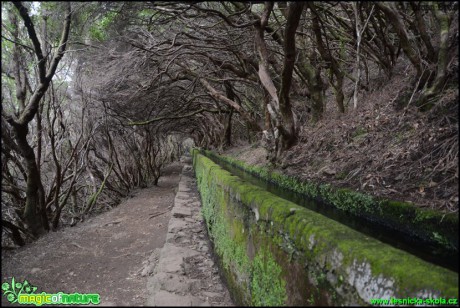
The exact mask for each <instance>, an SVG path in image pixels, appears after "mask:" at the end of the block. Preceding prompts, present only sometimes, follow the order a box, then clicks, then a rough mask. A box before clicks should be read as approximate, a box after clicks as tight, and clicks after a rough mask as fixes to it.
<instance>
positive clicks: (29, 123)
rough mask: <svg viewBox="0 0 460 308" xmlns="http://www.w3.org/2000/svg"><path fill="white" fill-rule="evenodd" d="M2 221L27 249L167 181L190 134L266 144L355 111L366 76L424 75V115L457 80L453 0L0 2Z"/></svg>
mask: <svg viewBox="0 0 460 308" xmlns="http://www.w3.org/2000/svg"><path fill="white" fill-rule="evenodd" d="M2 29H3V30H2V205H3V206H2V221H4V222H6V224H5V226H6V228H5V229H4V230H6V231H5V232H7V233H8V234H10V235H11V238H12V239H13V240H14V242H15V243H16V244H19V245H21V244H24V240H23V238H36V237H37V236H39V235H40V234H42V233H43V232H44V231H45V230H49V229H56V228H58V226H59V225H60V224H75V223H76V222H77V221H82V220H83V219H84V218H85V217H86V215H88V214H90V213H92V212H97V211H101V210H103V209H104V208H110V207H111V206H113V205H114V204H116V203H117V202H118V200H120V198H122V197H123V196H126V195H127V194H128V193H129V191H130V190H132V189H133V188H134V187H137V186H146V185H148V183H151V182H153V183H154V184H156V183H157V182H158V178H159V177H160V176H161V167H162V166H163V165H164V164H165V163H167V162H170V161H173V160H175V159H177V158H178V157H179V155H180V153H181V151H182V145H183V141H184V140H185V139H187V138H191V139H193V140H194V143H195V145H196V146H200V147H204V148H211V147H213V148H218V149H221V148H223V147H226V146H230V145H232V144H233V143H235V142H237V141H238V140H249V141H250V140H262V142H263V144H264V146H265V148H266V149H267V151H268V153H269V159H270V161H271V162H272V163H275V164H276V162H278V161H279V160H280V159H281V158H282V157H283V155H284V153H285V152H286V150H288V149H289V148H291V147H292V146H294V145H295V144H296V143H298V142H299V138H298V136H299V132H300V130H301V128H302V127H303V126H305V125H311V126H314V125H316V123H318V122H321V121H328V119H327V118H324V117H323V115H324V110H325V109H326V108H333V109H336V111H337V113H339V114H356V113H359V112H360V101H359V94H360V93H362V92H365V91H371V89H370V86H369V79H370V73H369V72H370V71H372V70H374V71H376V70H378V71H379V72H381V75H382V76H383V78H387V79H389V78H391V77H392V74H393V70H394V68H395V67H396V65H397V63H399V62H401V61H406V62H407V63H408V64H409V68H410V69H411V70H413V72H414V74H413V78H412V81H411V89H413V92H412V93H411V96H410V100H409V102H408V103H411V104H413V105H415V106H417V107H418V108H419V109H420V110H421V111H427V110H429V109H430V108H432V107H433V106H435V105H436V102H437V98H438V97H439V95H440V94H441V93H442V92H443V91H445V89H446V88H448V87H449V86H452V84H454V83H455V80H456V77H455V76H456V74H457V72H456V69H457V68H456V67H453V66H452V65H451V64H452V63H453V61H454V59H455V58H456V57H457V56H458V7H457V3H451V2H433V3H431V2H430V3H424V2H397V3H396V2H305V3H304V2H259V1H255V2H205V1H194V2H168V1H164V2H162V1H148V2H131V1H116V2H4V3H3V5H2Z"/></svg>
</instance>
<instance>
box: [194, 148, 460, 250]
mask: <svg viewBox="0 0 460 308" xmlns="http://www.w3.org/2000/svg"><path fill="white" fill-rule="evenodd" d="M202 152H203V153H204V154H205V155H207V156H209V157H212V158H213V159H216V160H218V161H222V162H225V163H228V164H230V165H232V166H235V167H237V168H240V169H242V170H244V171H246V172H248V173H250V174H252V175H254V176H256V177H258V178H260V179H262V180H265V181H267V182H271V183H275V184H277V185H278V186H280V187H281V188H284V189H287V190H290V191H293V192H296V193H299V194H302V195H304V196H306V197H308V198H312V199H317V200H321V201H322V202H324V203H326V204H328V205H330V206H332V207H334V208H337V209H340V210H342V211H344V212H348V213H351V214H353V215H356V216H358V217H361V218H362V219H366V220H369V221H372V222H373V223H379V224H381V225H385V226H387V227H390V228H393V229H395V230H399V231H400V232H403V233H406V234H408V235H410V236H411V237H416V238H419V239H420V240H421V241H423V242H424V243H427V244H430V245H432V246H435V247H440V248H442V249H445V250H447V251H458V215H457V214H455V213H453V214H443V213H439V212H436V211H433V210H426V209H421V208H418V207H416V206H415V205H414V204H411V203H408V202H400V201H394V200H387V199H378V198H375V197H372V196H370V195H367V194H363V193H359V192H356V191H353V190H350V189H345V188H334V187H332V186H331V185H329V184H316V183H312V182H305V181H301V180H299V179H297V178H295V177H290V176H286V175H282V174H279V173H277V172H273V171H270V170H268V169H266V168H263V167H257V166H250V165H247V164H245V163H244V162H242V161H239V160H236V159H234V158H231V157H227V156H219V155H216V154H215V153H213V152H211V151H202Z"/></svg>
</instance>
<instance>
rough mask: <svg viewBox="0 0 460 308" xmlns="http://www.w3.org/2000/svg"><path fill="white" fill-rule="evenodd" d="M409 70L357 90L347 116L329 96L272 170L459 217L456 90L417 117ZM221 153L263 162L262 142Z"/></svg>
mask: <svg viewBox="0 0 460 308" xmlns="http://www.w3.org/2000/svg"><path fill="white" fill-rule="evenodd" d="M455 65H456V64H455ZM456 67H458V66H456ZM451 68H452V67H451ZM452 71H454V72H456V71H457V70H456V69H455V68H454V69H453V70H452ZM412 73H413V72H412V71H411V70H410V68H408V66H407V65H404V64H401V65H398V68H397V69H396V70H395V74H394V76H393V78H392V79H390V80H383V79H381V78H378V77H376V78H374V79H373V80H371V81H370V84H369V89H371V90H370V91H368V92H364V91H363V93H361V95H360V98H359V104H360V105H359V107H358V109H357V110H356V111H355V110H353V109H352V107H351V106H350V109H349V110H348V112H347V113H345V114H338V113H337V112H336V110H335V109H336V108H335V106H333V104H334V98H333V97H332V95H328V103H327V104H328V106H327V108H326V111H325V114H324V117H323V120H321V121H319V122H318V123H317V124H306V125H303V126H301V133H300V138H299V142H298V143H297V144H296V145H295V146H294V147H292V148H291V149H290V150H288V151H287V152H286V153H285V154H284V156H283V158H282V160H281V163H280V164H279V166H277V168H276V169H277V170H278V171H280V172H282V173H285V174H289V175H294V176H298V177H299V178H301V179H304V180H310V181H314V182H317V183H330V184H332V185H334V186H337V187H348V188H352V189H355V190H358V191H361V192H367V193H370V194H372V195H375V196H381V197H386V198H390V199H394V200H400V201H409V202H413V203H415V204H417V205H418V206H421V207H426V208H432V209H438V210H441V211H443V212H457V211H458V85H457V84H451V85H450V88H447V89H446V90H445V91H444V93H443V95H442V96H441V97H439V98H438V100H437V102H436V104H435V106H434V107H433V108H432V109H431V110H429V111H426V112H421V111H419V110H418V108H417V107H415V106H414V99H412V100H411V99H410V98H411V97H412V95H414V97H416V93H413V88H411V87H410V80H411V77H412V76H413V75H412ZM454 79H455V78H454ZM372 89H373V91H372ZM348 92H349V93H351V88H350V87H349V90H348ZM224 154H226V155H231V156H236V157H237V158H238V159H241V160H244V161H246V162H248V163H251V164H257V165H268V161H267V160H266V151H265V149H264V148H263V146H262V144H261V143H260V142H259V143H256V144H252V145H246V146H238V147H233V148H229V149H227V151H226V152H225V153H224Z"/></svg>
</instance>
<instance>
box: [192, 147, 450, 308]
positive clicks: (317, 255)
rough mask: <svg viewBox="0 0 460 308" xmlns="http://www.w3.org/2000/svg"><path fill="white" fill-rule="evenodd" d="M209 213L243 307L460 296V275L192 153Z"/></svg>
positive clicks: (232, 287)
mask: <svg viewBox="0 0 460 308" xmlns="http://www.w3.org/2000/svg"><path fill="white" fill-rule="evenodd" d="M193 164H194V169H195V173H196V177H197V185H198V189H199V191H200V194H201V199H202V207H203V208H202V211H203V215H204V218H205V220H206V223H207V228H208V232H209V235H210V238H211V240H212V241H213V244H214V251H215V253H216V255H217V256H218V259H219V262H220V266H221V268H222V270H223V273H224V275H225V277H226V280H227V283H228V285H229V287H230V290H231V292H232V295H233V297H234V300H235V301H236V303H237V304H239V305H254V306H262V305H266V306H268V305H274V306H276V305H356V304H363V305H366V304H369V303H370V300H371V299H378V298H387V299H390V298H407V297H418V298H439V297H444V298H454V297H455V298H457V297H458V275H457V273H455V272H452V271H449V270H447V269H444V268H442V267H438V266H435V265H433V264H429V263H427V262H425V261H423V260H421V259H418V258H417V257H414V256H412V255H410V254H408V253H405V252H403V251H401V250H398V249H395V248H393V247H391V246H388V245H385V244H383V243H381V242H379V241H377V240H374V239H372V238H368V237H366V236H365V235H363V234H361V233H359V232H356V231H354V230H352V229H350V228H348V227H346V226H344V225H341V224H339V223H337V222H335V221H333V220H331V219H328V218H326V217H324V216H322V215H320V214H317V213H315V212H313V211H310V210H308V209H306V208H302V207H299V206H297V205H295V204H294V203H291V202H288V201H285V200H283V199H280V198H278V197H277V196H275V195H273V194H271V193H269V192H267V191H264V190H263V189H261V188H258V187H256V186H253V185H250V184H248V183H246V182H244V181H242V180H240V179H239V178H238V177H236V176H233V175H231V174H230V173H228V172H227V171H225V170H223V169H222V168H221V167H219V166H218V165H216V164H215V163H213V162H212V161H211V160H210V159H208V158H206V157H205V156H203V155H201V154H199V153H198V151H193Z"/></svg>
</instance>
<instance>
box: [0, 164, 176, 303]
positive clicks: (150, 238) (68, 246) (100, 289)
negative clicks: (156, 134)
mask: <svg viewBox="0 0 460 308" xmlns="http://www.w3.org/2000/svg"><path fill="white" fill-rule="evenodd" d="M181 167H182V165H181V164H179V163H176V164H173V165H171V166H169V167H167V168H166V169H165V172H164V174H165V175H164V176H163V177H161V178H160V182H159V185H158V187H150V188H145V189H139V190H136V191H134V192H133V195H134V197H132V198H130V199H126V200H124V201H123V202H122V203H121V204H120V205H119V206H118V207H116V208H115V209H113V210H111V211H109V212H106V213H103V214H101V215H98V216H95V217H92V218H90V219H88V220H87V221H86V222H84V223H82V224H80V225H77V226H75V227H73V228H66V229H63V230H60V231H58V232H50V233H49V234H48V235H46V236H44V237H43V238H41V239H39V240H38V241H36V242H35V243H33V244H31V245H28V246H26V247H23V248H21V249H18V250H16V251H12V252H7V253H4V254H3V255H2V283H3V282H5V281H8V282H10V281H11V278H12V277H14V278H15V280H16V281H23V280H25V279H27V280H28V281H29V282H30V283H31V284H32V285H34V286H37V287H38V290H37V291H38V292H47V293H57V292H61V291H62V292H64V293H74V292H78V293H99V294H100V299H101V304H100V305H106V306H112V305H117V306H139V305H145V303H146V299H147V297H148V293H147V287H146V284H147V277H145V276H142V275H141V273H142V271H143V269H144V266H145V263H146V260H148V258H149V256H151V255H152V252H153V251H154V250H155V249H157V248H161V247H163V245H164V243H165V237H166V233H167V228H168V221H169V219H170V211H171V208H172V206H173V204H174V196H175V190H176V188H177V185H178V182H179V178H180V171H181ZM36 293H37V292H36ZM2 305H8V302H7V301H6V299H5V297H4V296H2Z"/></svg>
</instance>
